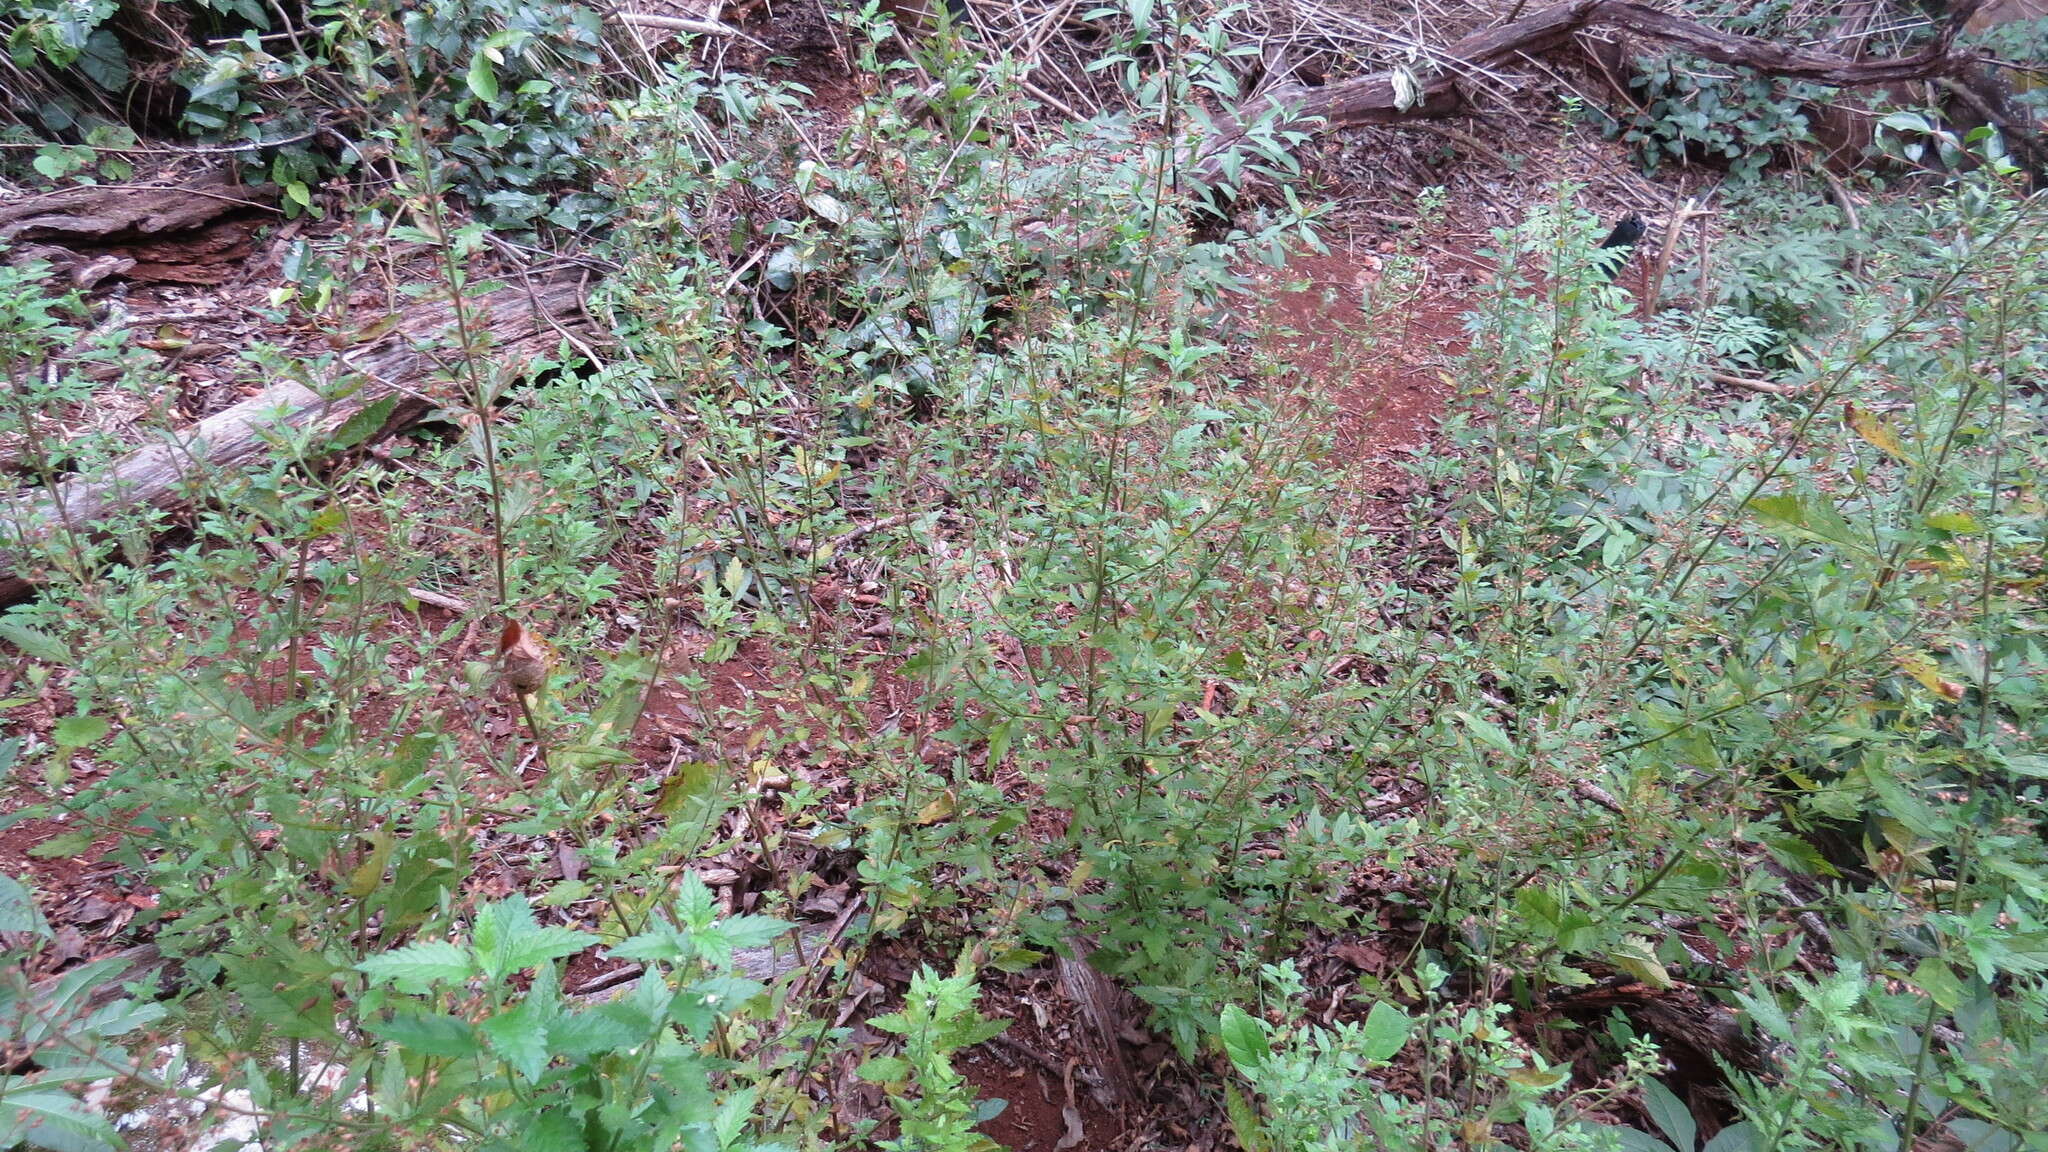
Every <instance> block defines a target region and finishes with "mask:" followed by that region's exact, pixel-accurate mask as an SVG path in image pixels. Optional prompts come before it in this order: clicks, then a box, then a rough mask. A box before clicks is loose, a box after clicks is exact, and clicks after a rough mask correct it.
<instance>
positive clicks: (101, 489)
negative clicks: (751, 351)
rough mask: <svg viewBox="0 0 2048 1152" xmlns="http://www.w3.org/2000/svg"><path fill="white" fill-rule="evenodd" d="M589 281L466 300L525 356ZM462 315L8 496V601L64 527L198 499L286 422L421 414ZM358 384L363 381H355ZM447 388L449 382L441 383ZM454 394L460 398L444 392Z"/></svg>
mask: <svg viewBox="0 0 2048 1152" xmlns="http://www.w3.org/2000/svg"><path fill="white" fill-rule="evenodd" d="M582 305H583V286H582V283H581V281H580V280H579V279H577V278H575V277H560V278H556V279H553V280H549V281H545V282H538V281H537V282H535V283H532V284H529V285H513V286H511V287H506V288H501V289H499V290H497V291H496V292H493V293H491V294H490V295H489V296H486V297H484V298H483V299H481V300H479V301H476V302H473V303H472V304H471V305H469V309H470V321H471V323H472V324H474V325H477V326H480V327H481V328H482V329H483V330H484V331H485V332H486V333H487V335H486V336H485V337H484V339H485V341H486V346H487V348H488V353H489V355H491V356H493V357H495V358H497V359H499V360H501V361H504V360H511V361H517V360H523V359H526V358H528V357H532V356H536V355H544V354H547V353H550V352H552V351H554V350H555V349H556V348H557V347H558V346H559V344H560V342H561V340H562V339H563V335H564V331H565V330H573V329H574V328H577V327H581V326H582V323H583V321H582V320H581V318H580V310H581V308H582ZM454 324H455V315H454V313H453V310H452V309H450V308H449V307H448V306H447V305H445V304H443V305H438V306H435V307H433V308H430V309H427V310H425V313H424V314H423V315H421V316H420V317H418V318H417V319H414V320H412V321H410V322H408V323H406V324H404V325H402V326H401V327H400V328H399V329H398V330H397V331H395V332H393V333H391V334H390V335H387V336H385V337H384V338H382V339H380V340H378V341H376V342H375V343H372V344H368V345H365V346H364V347H361V348H358V349H355V350H352V351H350V352H347V353H345V354H343V355H342V356H341V357H340V358H339V359H340V364H339V366H338V370H337V373H336V380H335V384H336V386H337V387H336V388H335V389H333V390H332V391H333V393H334V394H333V395H331V396H329V397H322V396H319V395H316V394H315V393H314V392H313V391H312V390H310V389H308V388H306V387H305V386H304V385H302V384H298V383H296V382H285V383H280V384H274V385H272V386H270V387H269V388H266V389H264V390H263V391H262V392H261V393H259V394H257V395H256V396H253V397H251V398H249V399H247V400H244V401H242V402H241V403H239V404H236V405H235V406H234V407H232V408H229V409H227V410H226V411H224V412H220V413H217V414H215V415H213V416H209V417H207V418H206V419H204V420H201V421H199V422H198V423H196V424H193V425H191V426H190V427H188V428H185V429H181V430H179V431H176V432H172V433H170V434H168V435H167V436H166V437H165V439H164V440H163V441H162V442H161V443H157V444H152V445H149V446H148V447H145V448H141V449H138V450H136V451H134V452H131V453H129V454H128V455H127V456H125V457H123V458H121V459H120V460H119V461H117V462H116V463H115V464H114V465H113V466H112V467H111V468H109V469H108V470H107V471H106V472H104V473H102V474H97V475H92V476H82V477H78V478H75V479H72V480H67V481H65V482H64V483H62V484H60V485H58V486H57V487H56V488H55V489H53V490H51V491H48V492H45V493H41V494H34V493H31V494H27V495H23V496H17V497H15V498H14V499H13V500H11V501H7V502H0V604H4V603H10V602H12V601H15V600H19V599H21V598H22V597H24V596H26V595H28V594H29V592H30V591H31V589H32V579H31V576H30V575H29V573H28V572H27V571H26V570H25V569H24V566H23V555H22V554H23V553H24V552H26V551H29V550H31V549H33V548H34V547H35V546H36V545H38V544H41V543H43V542H46V541H49V540H51V539H53V538H55V537H57V536H58V535H59V534H61V533H77V534H79V535H83V536H90V535H92V534H94V532H95V530H96V529H97V528H98V526H99V525H100V524H101V523H102V522H104V521H105V520H106V519H107V518H108V517H110V516H112V515H114V514H116V513H118V512H121V511H123V510H126V509H132V508H137V507H141V506H144V505H148V506H151V507H156V508H161V509H165V510H172V509H176V508H178V507H181V506H183V505H185V504H186V503H189V502H190V500H191V499H193V497H194V495H195V493H194V491H193V489H194V488H195V484H194V483H193V482H194V481H200V480H203V479H204V478H206V477H208V476H211V475H214V474H217V473H219V472H221V471H223V470H226V469H231V468H233V467H234V466H236V465H237V464H240V463H242V462H244V461H247V460H250V459H252V458H254V457H255V456H257V455H259V454H260V453H262V452H263V451H264V449H265V447H266V446H267V445H268V444H269V443H270V439H271V437H273V436H274V435H276V434H277V433H279V432H281V431H284V430H287V429H313V430H316V431H320V432H327V433H331V432H333V431H335V430H337V429H339V428H340V427H341V426H342V425H343V424H344V423H346V422H347V421H348V420H349V418H350V417H353V416H355V415H356V414H357V413H359V412H363V411H365V410H366V409H368V408H369V407H370V406H371V405H374V404H380V403H383V402H384V401H386V400H387V399H390V400H392V401H393V403H392V404H391V405H390V411H389V413H388V414H387V415H386V416H385V418H384V420H383V422H382V425H381V426H380V427H379V428H378V429H377V430H376V431H375V432H373V433H372V434H371V435H370V437H369V439H368V440H366V441H362V442H361V443H367V442H370V441H374V440H376V439H379V438H382V437H384V436H388V435H391V434H392V433H394V432H397V431H398V430H399V429H401V428H404V427H406V426H407V425H409V424H411V423H413V422H415V421H417V420H418V419H419V418H420V417H422V416H424V415H425V414H426V413H427V412H428V411H429V410H431V409H432V408H433V407H435V405H436V404H437V403H438V402H439V401H438V400H437V399H436V398H434V397H433V395H432V393H433V392H434V391H435V388H434V384H433V381H434V378H435V376H436V375H437V374H438V373H439V372H440V367H439V365H440V363H441V358H437V356H436V355H435V350H436V349H437V348H438V349H441V350H443V356H444V357H445V355H446V353H445V349H446V348H447V346H448V344H449V343H450V341H451V330H452V329H453V327H454ZM351 383H353V384H354V387H349V385H350V384H351ZM441 391H443V392H445V391H446V389H441ZM446 399H448V400H449V401H451V402H452V400H453V397H452V396H449V397H446Z"/></svg>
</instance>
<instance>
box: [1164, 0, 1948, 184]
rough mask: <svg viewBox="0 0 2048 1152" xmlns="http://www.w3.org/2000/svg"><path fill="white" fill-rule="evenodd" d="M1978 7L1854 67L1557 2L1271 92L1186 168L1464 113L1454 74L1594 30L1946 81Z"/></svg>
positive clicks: (1721, 59)
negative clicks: (1440, 43)
mask: <svg viewBox="0 0 2048 1152" xmlns="http://www.w3.org/2000/svg"><path fill="white" fill-rule="evenodd" d="M1979 3H1980V0H1962V2H1961V3H1958V4H1956V5H1955V6H1954V7H1953V8H1952V9H1951V11H1950V13H1949V23H1948V25H1947V30H1946V31H1945V32H1944V33H1943V35H1942V37H1941V39H1940V40H1939V41H1938V42H1937V43H1936V44H1935V45H1934V46H1933V47H1931V48H1929V49H1928V50H1926V51H1924V52H1920V53H1916V54H1914V55H1912V56H1904V57H1899V58H1897V59H1891V60H1856V59H1851V58H1849V57H1847V56H1838V55H1835V54H1833V53H1827V52H1807V51H1802V50H1799V49H1796V48H1788V47H1786V46H1784V45H1782V44H1777V43H1774V42H1772V41H1769V40H1761V39H1757V38H1755V37H1750V36H1737V35H1734V34H1732V33H1728V32H1723V31H1721V30H1719V29H1717V28H1713V27H1709V26H1708V25H1705V24H1701V23H1699V22H1697V21H1693V20H1687V19H1685V18H1683V17H1680V16H1674V15H1672V14H1670V13H1668V12H1659V11H1657V10H1656V9H1654V8H1650V7H1647V6H1645V5H1642V4H1634V3H1628V2H1626V0H1565V2H1564V3H1561V4H1555V5H1552V6H1551V7H1548V8H1544V9H1542V10H1540V11H1537V12H1535V13H1533V14H1531V15H1528V16H1525V17H1522V18H1521V19H1519V20H1513V21H1510V22H1508V23H1506V24H1502V25H1500V26H1498V27H1494V28H1488V29H1486V30H1485V31H1483V32H1476V33H1474V34H1472V35H1470V36H1467V37H1465V38H1464V39H1462V40H1459V41H1458V42H1457V43H1455V44H1452V45H1451V46H1450V47H1448V48H1446V49H1445V50H1444V51H1443V52H1442V53H1441V55H1440V57H1439V59H1440V61H1441V63H1440V64H1439V65H1438V66H1437V67H1436V68H1435V69H1434V70H1433V71H1427V72H1407V73H1396V72H1380V73H1375V74H1373V75H1371V76H1361V77H1359V78H1358V79H1356V80H1347V81H1344V82H1342V83H1338V84H1330V85H1326V86H1324V87H1320V88H1308V87H1303V86H1301V85H1287V86H1284V87H1280V88H1275V89H1273V90H1272V91H1270V92H1267V93H1266V94H1264V95H1262V96H1259V97H1258V98H1256V99H1254V100H1251V101H1250V102H1248V103H1246V104H1245V105H1243V106H1242V107H1240V108H1238V109H1237V110H1235V111H1234V112H1232V113H1226V114H1223V115H1220V116H1218V117H1217V127H1216V131H1215V132H1214V133H1213V134H1212V135H1211V136H1210V137H1209V138H1208V139H1207V140H1206V141H1204V143H1203V145H1202V147H1201V151H1200V152H1199V153H1198V155H1197V156H1196V161H1195V165H1194V170H1195V172H1196V173H1197V174H1198V175H1199V176H1200V177H1201V178H1202V179H1203V180H1205V181H1213V180H1214V179H1215V178H1216V177H1217V176H1219V175H1220V174H1221V173H1222V171H1223V161H1224V157H1225V155H1226V154H1228V153H1229V151H1230V150H1231V149H1232V148H1233V147H1234V146H1236V145H1238V144H1240V143H1241V142H1243V140H1244V139H1245V137H1246V136H1247V134H1248V133H1249V132H1250V130H1251V127H1252V126H1253V125H1259V124H1266V123H1271V124H1272V125H1273V127H1274V129H1275V130H1284V129H1288V128H1293V129H1296V130H1313V126H1312V125H1311V124H1310V123H1309V122H1311V121H1315V120H1318V119H1319V120H1321V121H1322V123H1321V125H1320V130H1321V131H1331V130H1334V129H1339V128H1351V127H1358V126H1362V125H1369V124H1392V123H1396V122H1398V121H1402V120H1415V119H1423V118H1428V117H1436V116H1450V115H1455V114H1457V113H1460V112H1464V111H1466V110H1467V108H1468V105H1467V102H1466V100H1465V97H1464V92H1463V90H1462V85H1463V83H1464V79H1463V78H1464V76H1466V75H1468V74H1472V73H1476V72H1478V71H1481V70H1484V69H1487V68H1490V67H1494V66H1497V65H1500V64H1504V63H1507V62H1509V61H1511V60H1513V59H1515V58H1517V57H1522V56H1533V55H1536V54H1538V53H1541V52H1545V51H1548V50H1550V49H1552V48H1556V47H1557V46H1559V45H1561V44H1563V43H1564V42H1566V41H1567V40H1569V39H1570V38H1571V37H1573V36H1575V35H1577V34H1578V33H1580V32H1586V31H1591V30H1595V29H1608V30H1613V31H1618V32H1629V33H1633V34H1635V35H1637V36H1641V37H1644V38H1646V39H1650V40H1657V41H1660V42H1662V43H1665V44H1669V45H1671V46H1673V47H1676V48H1682V49H1685V50H1686V51H1689V52H1692V53H1695V54H1697V55H1700V56H1704V57H1706V58H1707V59H1709V60H1713V61H1716V62H1718V63H1722V64H1739V65H1741V66H1743V67H1746V68H1753V69H1755V70H1756V71H1758V72H1762V73H1764V74H1766V75H1770V76H1780V77H1784V78H1786V79H1790V80H1807V81H1812V82H1814V83H1818V84H1830V85H1833V86H1835V87H1838V88H1855V87H1865V86H1869V85H1881V84H1898V83H1904V82H1908V81H1916V80H1934V79H1939V78H1942V77H1948V76H1956V75H1960V74H1963V73H1965V72H1967V71H1968V70H1969V69H1970V68H1972V67H1973V66H1974V65H1976V64H1977V63H1978V61H1977V59H1976V57H1975V56H1974V55H1972V54H1970V53H1958V52H1956V51H1954V50H1953V46H1952V41H1953V38H1954V34H1955V32H1956V31H1957V30H1958V29H1960V28H1961V27H1962V25H1963V22H1964V21H1966V20H1968V19H1969V18H1970V16H1971V15H1973V14H1974V13H1975V12H1976V10H1977V8H1978V6H1979Z"/></svg>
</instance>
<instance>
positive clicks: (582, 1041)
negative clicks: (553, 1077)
mask: <svg viewBox="0 0 2048 1152" xmlns="http://www.w3.org/2000/svg"><path fill="white" fill-rule="evenodd" d="M609 1007H610V1005H606V1006H603V1007H599V1008H595V1009H592V1010H591V1011H588V1012H577V1013H574V1014H572V1015H566V1016H560V1017H557V1018H556V1019H555V1020H554V1021H553V1022H551V1023H550V1024H549V1025H548V1047H549V1048H550V1049H551V1050H553V1051H554V1053H555V1054H556V1055H558V1056H567V1057H570V1058H571V1059H577V1060H580V1059H585V1058H587V1057H590V1056H594V1055H597V1054H598V1053H601V1052H625V1051H629V1050H631V1049H633V1048H636V1047H638V1046H639V1045H641V1044H642V1043H645V1042H646V1041H647V1040H648V1039H649V1037H648V1035H647V1033H646V1031H645V1030H644V1029H640V1028H636V1027H634V1026H633V1021H632V1019H631V1014H630V1013H624V1012H615V1011H607V1009H608V1008H609Z"/></svg>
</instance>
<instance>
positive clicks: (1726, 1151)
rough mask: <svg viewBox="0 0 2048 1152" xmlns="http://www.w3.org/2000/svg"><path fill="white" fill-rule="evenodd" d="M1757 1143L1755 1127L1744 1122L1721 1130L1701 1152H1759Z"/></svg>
mask: <svg viewBox="0 0 2048 1152" xmlns="http://www.w3.org/2000/svg"><path fill="white" fill-rule="evenodd" d="M1759 1143H1760V1142H1759V1140H1758V1137H1757V1134H1756V1125H1754V1124H1752V1123H1750V1122H1749V1121H1747V1120H1744V1121H1742V1122H1741V1123H1738V1124H1730V1125H1729V1126H1728V1127H1726V1128H1723V1129H1721V1131H1720V1132H1719V1133H1717V1134H1716V1135H1715V1136H1714V1138H1713V1139H1712V1140H1709V1141H1707V1146H1706V1148H1705V1149H1704V1150H1703V1152H1761V1149H1760V1147H1759Z"/></svg>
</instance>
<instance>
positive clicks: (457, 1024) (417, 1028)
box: [363, 1013, 483, 1060]
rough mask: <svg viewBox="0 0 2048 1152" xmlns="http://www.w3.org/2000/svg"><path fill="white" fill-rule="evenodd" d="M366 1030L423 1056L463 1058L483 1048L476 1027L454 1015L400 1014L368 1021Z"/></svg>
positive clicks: (365, 1022)
mask: <svg viewBox="0 0 2048 1152" xmlns="http://www.w3.org/2000/svg"><path fill="white" fill-rule="evenodd" d="M363 1029H364V1030H365V1031H367V1032H369V1033H371V1034H372V1035H376V1036H382V1037H383V1038H384V1039H386V1040H389V1041H391V1042H392V1043H394V1044H397V1045H398V1046H400V1047H401V1048H404V1049H406V1050H407V1051H409V1052H417V1053H419V1054H420V1055H422V1056H438V1057H441V1058H442V1059H445V1060H460V1059H464V1058H466V1057H470V1056H475V1055H477V1054H478V1053H479V1052H481V1051H483V1048H482V1046H481V1045H480V1044H478V1043H477V1038H476V1029H475V1028H474V1027H473V1026H472V1025H471V1024H470V1022H469V1021H467V1020H463V1019H460V1018H457V1017H454V1016H426V1015H417V1016H416V1015H411V1014H403V1013H402V1014H400V1015H396V1016H393V1017H392V1018H391V1019H389V1020H375V1019H372V1020H365V1021H363Z"/></svg>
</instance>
